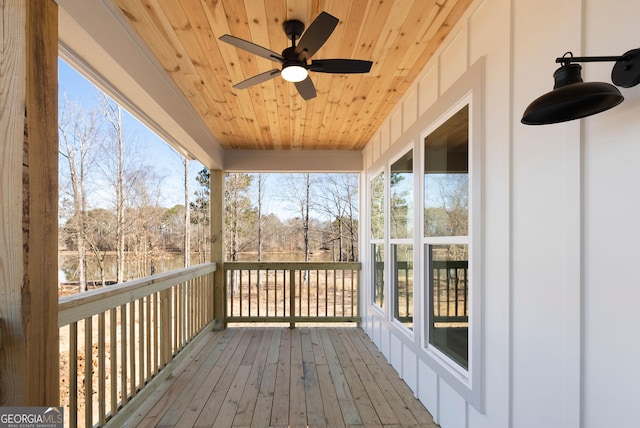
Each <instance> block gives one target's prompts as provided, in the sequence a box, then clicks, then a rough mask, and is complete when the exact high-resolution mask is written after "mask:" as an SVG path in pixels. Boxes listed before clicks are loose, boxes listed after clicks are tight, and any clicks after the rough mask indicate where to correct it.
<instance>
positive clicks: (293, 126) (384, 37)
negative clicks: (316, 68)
mask: <svg viewBox="0 0 640 428" xmlns="http://www.w3.org/2000/svg"><path fill="white" fill-rule="evenodd" d="M114 1H115V3H116V4H117V6H118V8H119V9H120V10H121V11H122V13H123V14H124V16H125V17H126V19H127V21H128V22H129V23H130V24H131V25H132V26H133V28H134V29H135V30H136V32H137V33H138V34H139V36H140V38H141V39H142V40H143V41H144V42H145V43H146V44H147V46H148V48H149V50H150V51H151V52H152V53H153V54H154V55H155V56H156V58H157V59H158V61H159V62H160V64H161V65H162V66H163V68H164V69H165V70H166V72H167V73H168V74H169V76H170V77H171V79H172V80H173V81H174V82H175V84H176V85H177V87H178V88H179V89H180V90H181V91H182V92H183V93H184V95H185V96H186V98H187V99H188V100H189V102H190V103H191V104H192V106H193V108H194V109H195V110H196V111H197V112H198V114H199V115H200V116H201V117H202V120H203V121H204V122H205V123H206V125H207V127H208V128H209V129H210V130H211V132H212V133H213V134H214V135H215V137H216V138H217V139H218V141H219V143H220V145H221V146H222V147H223V148H225V149H244V150H264V149H266V150H270V149H304V150H316V149H333V150H360V149H362V148H363V147H364V146H365V145H366V143H367V142H368V141H369V140H370V139H371V137H372V135H373V133H374V132H375V131H376V130H377V129H378V128H379V127H380V124H381V123H382V121H383V120H384V119H385V118H386V117H387V116H388V115H389V113H390V112H391V109H392V108H393V107H394V105H395V104H396V103H397V102H398V101H399V100H400V98H401V97H402V96H403V94H404V93H405V91H406V90H407V88H408V87H409V86H410V85H411V83H412V82H413V81H414V80H415V78H416V77H417V76H418V74H419V73H420V72H421V70H422V69H423V68H424V66H425V65H426V63H427V61H429V59H430V58H431V56H432V55H433V53H434V52H435V51H436V50H437V48H438V47H439V45H440V44H441V43H442V41H443V40H444V38H445V37H446V35H447V34H448V33H449V31H450V30H451V28H452V27H453V26H454V25H455V24H456V22H457V21H458V19H460V17H461V16H462V15H463V13H464V11H465V10H466V8H467V7H468V6H469V4H470V3H471V0H371V1H369V0H349V1H345V0H114ZM323 11H324V12H327V13H329V14H331V15H333V16H334V17H336V18H338V19H339V23H338V24H337V26H336V28H335V30H334V31H333V33H332V34H331V36H330V37H329V38H328V39H327V41H326V43H325V44H324V45H323V46H322V47H321V48H320V49H319V50H318V52H317V53H315V54H314V55H313V57H312V58H311V60H313V59H318V58H319V59H330V58H344V59H358V60H367V61H372V62H373V65H372V67H371V71H370V72H369V73H363V74H330V73H315V72H311V73H310V74H309V75H310V77H311V79H312V80H313V83H314V85H315V88H316V91H317V93H316V96H315V97H314V98H312V99H309V100H304V99H303V97H301V96H300V94H299V93H298V91H297V90H296V86H295V84H294V83H290V82H287V81H285V80H284V79H282V78H280V76H276V78H273V79H270V80H268V81H266V82H263V83H261V84H258V85H254V86H251V87H249V88H246V89H234V88H233V85H234V84H236V83H238V82H241V81H243V80H245V79H248V78H250V77H252V76H254V75H257V74H260V73H264V72H267V71H269V70H272V69H274V66H275V68H277V67H278V65H277V64H274V62H272V61H269V60H268V59H265V58H262V57H260V56H257V55H255V54H252V53H250V52H247V51H246V50H243V49H238V48H236V47H234V46H232V45H230V44H228V43H225V42H224V41H221V40H219V38H220V37H221V36H223V35H225V34H229V35H232V36H234V37H237V38H240V39H244V40H247V41H250V42H252V43H254V44H257V45H260V46H263V47H265V48H267V49H270V50H272V51H274V52H277V53H280V52H282V51H283V50H284V49H285V48H287V47H290V46H291V41H290V40H289V39H288V38H287V36H286V35H285V33H284V31H283V23H284V22H285V21H287V20H294V19H295V20H299V21H302V22H303V23H304V24H305V26H306V27H308V26H309V25H310V24H311V22H313V20H314V19H316V17H317V16H318V15H320V14H321V13H322V12H323ZM309 62H310V61H309Z"/></svg>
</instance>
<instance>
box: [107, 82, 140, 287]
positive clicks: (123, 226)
mask: <svg viewBox="0 0 640 428" xmlns="http://www.w3.org/2000/svg"><path fill="white" fill-rule="evenodd" d="M102 111H103V114H104V117H105V120H106V121H107V123H108V125H109V132H108V134H107V138H105V140H104V144H103V155H102V159H101V162H100V165H101V169H102V172H103V177H104V179H105V180H106V181H107V182H108V183H109V184H110V185H111V187H112V188H113V189H114V196H115V198H114V200H113V203H114V207H115V214H116V228H115V229H116V231H115V239H116V265H117V266H116V281H117V282H118V283H120V282H124V281H125V272H126V237H127V233H128V231H129V230H130V229H131V228H132V227H133V225H134V223H135V219H130V221H129V220H128V219H127V204H128V203H130V201H131V200H132V193H133V191H134V189H135V188H136V187H137V186H138V187H139V181H141V180H143V179H144V172H145V171H148V170H150V167H149V166H148V165H146V164H145V161H144V157H143V156H142V155H140V154H138V153H137V146H136V144H135V141H134V140H133V139H131V138H129V139H128V140H127V141H126V144H125V138H124V132H123V122H122V107H120V105H118V104H117V103H116V102H114V101H113V100H111V99H109V98H108V97H107V96H106V95H104V94H103V95H102Z"/></svg>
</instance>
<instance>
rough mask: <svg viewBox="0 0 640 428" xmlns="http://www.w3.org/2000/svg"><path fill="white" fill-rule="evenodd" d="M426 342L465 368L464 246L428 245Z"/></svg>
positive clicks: (466, 283)
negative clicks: (429, 299) (429, 304)
mask: <svg viewBox="0 0 640 428" xmlns="http://www.w3.org/2000/svg"><path fill="white" fill-rule="evenodd" d="M428 255H429V268H428V272H429V278H428V279H429V294H430V296H431V306H430V311H429V312H430V314H429V343H430V344H432V345H433V346H435V347H436V348H438V349H439V350H440V351H442V352H444V353H445V354H446V355H448V356H449V357H451V359H453V360H454V361H456V362H457V363H458V364H460V365H461V366H462V367H464V368H465V369H467V368H468V365H469V301H468V296H469V285H470V284H469V276H468V259H469V247H468V246H467V245H428Z"/></svg>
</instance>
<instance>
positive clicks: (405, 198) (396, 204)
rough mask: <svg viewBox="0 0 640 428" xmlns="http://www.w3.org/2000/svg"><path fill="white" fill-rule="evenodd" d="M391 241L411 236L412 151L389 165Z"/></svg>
mask: <svg viewBox="0 0 640 428" xmlns="http://www.w3.org/2000/svg"><path fill="white" fill-rule="evenodd" d="M390 181H391V201H390V204H391V239H394V238H411V237H412V236H413V150H410V151H409V152H408V153H407V154H405V155H404V156H403V157H401V158H400V159H398V160H397V161H395V162H394V163H393V164H392V165H391V179H390Z"/></svg>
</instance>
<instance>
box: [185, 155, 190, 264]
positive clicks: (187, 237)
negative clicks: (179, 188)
mask: <svg viewBox="0 0 640 428" xmlns="http://www.w3.org/2000/svg"><path fill="white" fill-rule="evenodd" d="M190 265H191V210H190V209H189V160H188V159H187V158H186V157H185V158H184V267H189V266H190Z"/></svg>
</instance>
